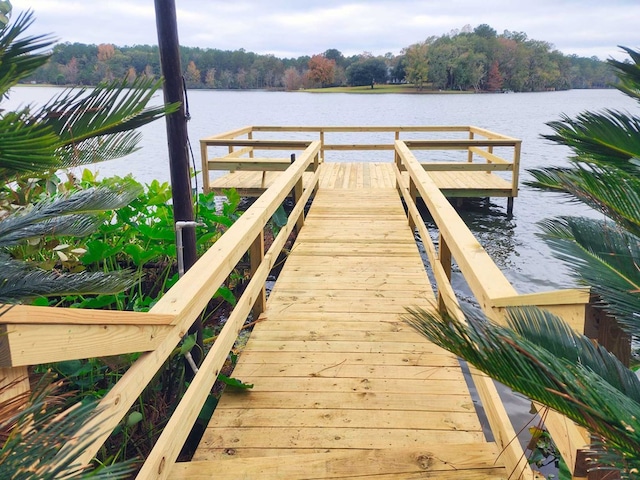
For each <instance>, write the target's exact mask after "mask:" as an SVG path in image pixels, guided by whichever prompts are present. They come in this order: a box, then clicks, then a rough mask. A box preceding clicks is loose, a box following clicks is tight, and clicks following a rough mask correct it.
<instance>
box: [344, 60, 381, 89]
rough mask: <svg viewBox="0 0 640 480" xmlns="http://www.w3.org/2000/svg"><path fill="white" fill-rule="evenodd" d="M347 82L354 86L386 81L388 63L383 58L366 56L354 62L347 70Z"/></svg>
mask: <svg viewBox="0 0 640 480" xmlns="http://www.w3.org/2000/svg"><path fill="white" fill-rule="evenodd" d="M346 74H347V82H348V83H349V85H352V86H362V85H372V86H373V84H374V83H386V81H387V65H386V63H385V62H384V60H383V59H381V58H376V57H366V56H365V57H364V58H361V59H360V60H358V61H356V62H355V63H352V64H351V65H350V66H349V68H347V71H346Z"/></svg>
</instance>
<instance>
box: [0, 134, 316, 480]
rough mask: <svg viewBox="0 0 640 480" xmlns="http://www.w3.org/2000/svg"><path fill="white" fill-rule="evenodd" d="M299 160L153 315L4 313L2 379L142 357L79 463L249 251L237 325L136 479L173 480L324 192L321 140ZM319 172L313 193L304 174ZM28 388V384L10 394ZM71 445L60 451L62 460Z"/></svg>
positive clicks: (105, 406) (234, 318) (86, 430)
mask: <svg viewBox="0 0 640 480" xmlns="http://www.w3.org/2000/svg"><path fill="white" fill-rule="evenodd" d="M307 143H308V147H307V148H306V149H304V151H303V152H302V154H301V155H300V156H299V157H298V158H297V160H296V161H295V162H294V163H293V164H291V165H290V166H289V168H288V169H287V170H286V171H285V172H283V174H282V175H281V176H280V177H279V178H278V180H277V181H276V182H275V183H274V184H273V186H272V187H271V188H269V190H268V191H267V192H265V194H263V195H262V196H261V197H260V198H259V199H258V200H257V201H256V202H255V203H254V204H253V205H251V207H250V208H249V209H247V211H246V212H245V213H244V214H243V215H242V216H241V217H240V218H239V219H238V220H237V221H236V222H235V223H234V224H233V225H232V226H231V227H230V228H229V229H228V230H227V231H226V232H225V233H224V235H223V236H222V237H221V238H220V239H219V240H218V241H217V242H216V243H215V244H214V245H213V246H212V247H211V248H210V249H209V250H208V251H207V252H206V253H205V254H204V255H203V256H202V257H201V258H200V259H199V260H198V262H197V263H196V264H195V265H194V266H193V267H191V269H190V270H189V271H187V272H186V273H185V275H184V276H183V277H182V278H181V279H180V280H179V281H178V282H177V283H176V284H175V285H174V286H173V287H172V288H171V289H170V290H169V291H168V292H167V293H166V294H165V295H164V296H163V297H162V298H161V299H160V300H159V301H158V303H157V304H156V305H154V306H153V308H152V309H151V311H150V312H149V313H133V312H118V311H95V312H94V311H87V310H82V311H80V310H77V309H63V308H50V307H27V306H20V305H17V306H13V307H5V308H4V310H3V311H2V312H0V313H3V315H2V317H0V322H2V328H3V329H4V330H5V333H6V335H5V337H4V338H2V339H1V341H0V347H1V348H0V351H1V353H0V362H2V363H1V365H2V369H1V371H0V381H3V382H7V381H9V380H12V379H15V378H21V377H24V378H25V379H26V378H27V373H28V372H27V370H26V368H27V366H28V365H33V364H37V363H45V362H46V363H48V362H53V361H57V360H68V359H84V358H89V357H95V356H98V355H115V354H122V353H133V352H141V351H142V352H147V353H144V354H143V355H142V356H141V357H140V358H139V359H138V360H137V361H136V362H135V363H134V364H133V365H132V366H131V367H130V368H129V369H128V370H127V372H126V373H125V374H124V375H123V376H122V378H121V379H120V380H119V381H118V382H117V384H116V385H115V386H114V387H113V388H112V389H111V390H110V391H109V392H108V393H107V395H106V396H105V397H104V398H103V399H102V401H101V402H100V404H99V405H98V407H97V408H96V414H95V415H94V416H93V417H92V419H91V421H90V422H89V423H87V424H86V425H84V426H83V427H82V428H81V430H80V431H79V432H78V436H79V437H81V438H83V440H84V441H86V445H87V446H86V449H85V450H84V452H83V455H82V457H81V458H80V461H81V462H82V463H83V464H88V463H89V462H90V461H91V460H92V459H93V458H94V456H95V455H96V453H97V452H98V450H99V449H100V448H101V446H102V444H103V443H104V442H105V440H106V439H107V438H108V437H109V435H110V434H111V432H112V431H113V430H114V428H115V427H116V426H117V425H118V423H119V422H120V421H121V420H122V418H123V417H124V416H125V415H126V414H127V412H128V410H129V408H130V407H131V405H132V404H133V403H134V402H135V401H136V399H137V398H138V397H139V395H140V394H141V393H142V391H143V390H144V389H145V387H146V386H147V385H148V384H149V382H150V381H151V380H152V379H153V377H154V376H155V375H156V374H157V372H158V371H159V369H160V368H161V367H162V365H163V364H164V363H165V361H166V360H167V359H168V358H169V355H170V354H171V353H172V351H173V350H174V349H175V347H176V346H177V345H178V343H179V342H180V341H181V340H182V338H183V337H184V336H185V334H186V332H187V331H188V329H189V327H190V326H191V325H192V324H193V322H194V321H195V319H196V318H197V317H198V316H199V315H200V313H201V312H202V311H203V309H204V308H205V307H206V305H207V303H208V302H209V300H210V299H211V298H212V296H213V295H214V293H215V292H216V290H217V289H218V287H219V286H220V285H221V284H222V283H223V282H224V281H225V279H226V278H227V277H228V276H229V274H230V273H231V272H232V270H233V269H234V268H235V266H236V265H237V264H238V262H239V261H240V260H241V259H242V257H243V256H244V255H245V253H246V252H249V253H250V255H251V266H252V276H251V280H250V282H249V284H248V285H247V287H246V289H245V291H244V293H243V294H242V296H241V297H240V299H239V300H238V301H237V304H236V306H235V307H234V309H233V311H232V313H231V315H230V317H229V319H228V320H227V322H226V323H225V325H224V327H223V329H222V331H221V332H220V334H219V335H218V338H217V339H216V342H215V343H214V345H213V346H212V347H211V349H210V350H209V352H208V353H207V355H206V357H205V359H204V360H203V363H202V366H201V368H200V369H199V371H198V373H197V374H196V376H195V377H194V378H193V380H192V381H191V383H190V385H189V388H188V390H187V391H186V394H185V395H184V397H183V399H182V400H181V402H180V404H179V405H178V407H177V409H176V410H175V412H174V414H173V415H172V417H171V419H170V420H169V422H168V424H167V425H166V427H165V429H164V431H163V433H162V435H161V436H160V438H159V440H158V442H157V443H156V445H155V447H154V449H153V451H152V452H151V454H150V455H149V457H148V458H147V460H146V462H145V464H144V466H143V468H142V470H141V471H140V473H139V474H138V477H137V478H140V479H143V478H144V479H147V478H158V479H159V478H166V475H167V473H168V470H169V467H170V465H172V464H173V463H174V462H175V460H176V458H177V456H178V453H179V452H180V449H181V447H182V445H183V444H184V441H185V440H186V438H187V435H188V434H189V432H190V429H191V426H192V425H193V423H194V421H195V419H196V417H197V415H198V413H199V412H200V410H201V408H202V405H203V404H204V402H205V400H206V397H207V395H208V394H209V392H210V391H211V388H212V386H213V383H214V382H215V380H216V378H217V376H218V373H219V372H220V369H221V368H222V365H223V363H224V361H225V360H226V358H227V357H228V354H229V351H230V350H231V348H232V346H233V343H234V341H235V340H236V338H237V336H238V333H239V332H240V330H241V328H242V326H243V324H244V322H245V321H246V319H247V316H248V314H249V312H250V311H251V310H252V309H254V310H255V311H256V313H259V312H261V311H262V310H263V309H264V304H265V300H266V297H265V281H266V279H267V275H268V274H269V272H270V270H271V268H272V267H273V265H274V263H275V261H276V259H277V257H278V254H279V253H280V251H281V250H282V248H283V246H284V244H285V241H286V240H287V238H288V237H289V235H290V233H291V232H292V231H293V229H294V228H296V227H298V228H299V227H301V226H302V224H303V223H304V207H305V205H306V203H307V201H308V200H309V198H310V197H311V193H312V190H313V189H314V188H315V187H316V186H317V184H318V180H319V175H320V172H319V170H318V165H319V154H320V142H319V141H312V142H307ZM310 167H311V169H312V170H315V171H314V173H313V179H312V181H311V183H310V186H309V187H308V188H307V189H304V188H303V185H302V175H303V173H304V172H305V171H307V170H308V169H309V168H310ZM290 192H293V196H294V199H295V206H294V208H293V211H292V212H291V213H290V215H289V218H288V222H287V224H286V225H285V226H284V227H283V228H281V230H280V232H279V234H278V236H277V237H276V238H275V239H274V241H273V243H272V245H271V247H270V248H269V250H268V251H267V252H265V251H264V236H263V232H264V228H265V225H266V224H267V222H268V221H269V220H270V218H271V217H272V215H273V214H274V212H275V211H276V210H277V208H278V207H279V206H280V205H281V204H282V202H283V201H284V200H285V198H287V196H289V194H290ZM20 389H22V390H24V389H28V383H27V384H25V383H23V384H22V385H20V386H18V387H17V389H15V390H13V391H12V392H8V393H7V394H8V395H12V394H16V393H20V391H21V390H20ZM64 454H65V451H64V449H63V450H62V451H61V452H60V455H61V457H62V456H64Z"/></svg>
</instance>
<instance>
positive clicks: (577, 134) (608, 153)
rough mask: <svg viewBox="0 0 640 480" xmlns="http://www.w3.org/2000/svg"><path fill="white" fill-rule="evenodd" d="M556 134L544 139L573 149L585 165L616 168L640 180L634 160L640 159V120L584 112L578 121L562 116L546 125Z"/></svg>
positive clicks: (616, 113) (628, 116)
mask: <svg viewBox="0 0 640 480" xmlns="http://www.w3.org/2000/svg"><path fill="white" fill-rule="evenodd" d="M547 125H549V126H550V127H551V128H552V129H553V130H554V131H555V134H552V135H543V137H544V138H546V139H548V140H551V141H553V142H556V143H559V144H562V145H566V146H568V147H570V148H571V149H572V150H573V151H574V153H575V155H576V156H577V157H578V158H579V159H580V161H582V162H587V163H593V164H595V165H600V166H614V167H616V168H619V169H620V170H623V171H625V172H627V173H628V174H630V175H635V176H638V175H639V174H640V169H639V168H638V165H637V164H635V163H634V162H630V160H631V159H639V158H640V119H639V118H636V117H633V116H630V115H628V114H625V113H622V112H617V111H613V110H605V111H604V112H602V113H597V112H583V113H580V114H578V115H577V116H576V118H575V119H573V118H570V117H568V116H567V115H562V116H561V120H560V121H555V122H549V123H547Z"/></svg>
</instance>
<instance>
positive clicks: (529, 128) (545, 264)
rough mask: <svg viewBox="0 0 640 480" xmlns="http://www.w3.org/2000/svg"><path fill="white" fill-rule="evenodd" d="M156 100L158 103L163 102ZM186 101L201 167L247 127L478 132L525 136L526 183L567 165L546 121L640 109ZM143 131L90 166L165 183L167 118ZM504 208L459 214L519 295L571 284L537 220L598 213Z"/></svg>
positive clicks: (523, 189)
mask: <svg viewBox="0 0 640 480" xmlns="http://www.w3.org/2000/svg"><path fill="white" fill-rule="evenodd" d="M60 91H61V90H60V89H56V88H50V87H16V88H14V89H13V90H12V92H11V96H10V98H9V100H8V101H5V102H4V105H3V106H4V107H5V108H10V107H12V106H16V105H19V104H27V103H35V104H43V103H44V102H46V101H47V100H48V99H50V98H51V96H52V95H54V94H56V93H59V92H60ZM156 101H157V102H160V101H161V96H160V95H157V96H156ZM188 101H189V110H190V114H191V121H190V122H189V136H190V139H191V142H192V145H193V148H194V153H195V155H196V166H197V168H198V169H200V153H199V145H198V140H199V139H201V138H203V137H207V136H210V135H213V134H216V133H221V132H224V131H227V130H231V129H234V128H238V127H241V126H245V125H252V124H253V125H476V126H479V127H483V128H487V129H489V130H494V131H496V132H499V133H502V134H505V135H509V136H512V137H516V138H520V139H522V141H523V143H522V157H521V179H527V178H528V177H529V176H528V174H527V172H526V169H528V168H534V167H546V166H558V165H564V164H566V162H567V160H566V159H567V157H568V155H569V150H568V149H566V148H564V147H561V146H558V145H555V144H552V143H550V142H548V141H546V140H544V139H542V138H541V136H540V135H541V134H543V133H551V129H550V128H549V127H547V126H546V123H547V122H550V121H553V120H558V119H559V118H560V116H561V114H567V115H569V116H575V115H576V114H577V113H579V112H582V111H585V110H601V109H604V108H612V109H619V110H627V111H631V112H636V113H637V104H636V103H635V102H633V101H632V100H631V99H629V98H627V97H626V96H624V95H622V94H621V93H620V92H618V91H617V90H571V91H564V92H544V93H514V94H493V95H451V94H432V95H409V94H385V95H364V94H344V93H337V94H312V93H304V92H295V93H293V92H263V91H205V90H195V91H189V94H188ZM142 133H143V140H142V143H141V147H142V148H141V149H140V150H139V151H138V152H136V153H134V154H132V155H130V156H129V157H127V158H125V159H121V160H113V161H110V162H106V163H103V164H100V165H98V166H92V167H91V168H92V169H95V170H98V171H99V173H100V176H101V177H105V176H109V175H113V174H117V175H126V174H128V173H132V174H133V175H134V176H135V177H136V178H137V179H138V180H139V181H141V182H143V183H148V182H150V181H151V180H153V179H158V180H163V181H168V179H169V165H168V155H167V149H166V132H165V124H164V121H158V122H155V123H153V124H151V125H148V126H146V127H145V128H143V129H142ZM388 140H389V139H388V138H387V139H386V141H388ZM367 141H369V140H367ZM329 154H333V157H329V158H328V160H329V161H332V160H335V159H336V157H335V155H340V153H339V152H329ZM385 155H390V154H389V153H385ZM338 160H339V158H338ZM374 160H380V159H379V158H375V159H374ZM389 161H391V157H390V156H389ZM200 185H201V182H200ZM505 204H506V200H505V199H493V200H492V203H491V206H490V207H489V209H483V208H479V209H469V210H465V211H462V215H463V216H464V218H465V220H466V222H467V224H468V225H469V227H470V228H471V230H472V231H473V232H474V233H475V234H476V236H477V237H478V239H479V241H480V243H481V244H482V245H483V246H484V247H485V249H486V250H487V251H488V252H489V254H490V255H491V256H492V257H493V259H494V261H495V262H496V263H497V264H498V265H499V266H500V268H501V269H502V270H503V271H504V273H505V275H506V276H507V278H508V279H509V280H510V281H511V282H512V283H513V284H514V286H515V287H516V289H517V290H518V291H519V292H521V293H528V292H535V291H542V290H550V289H555V288H562V287H567V286H572V285H573V281H572V279H571V277H570V276H569V274H568V271H567V269H566V268H565V267H564V266H563V265H562V264H560V263H558V262H557V261H555V260H554V259H552V257H551V254H550V251H549V249H548V247H547V246H546V245H545V244H544V242H542V241H541V240H540V239H538V238H537V236H536V233H537V232H538V227H537V226H536V222H538V221H540V220H543V219H545V218H548V217H550V216H557V215H567V214H583V213H585V212H586V213H587V214H591V215H593V213H591V212H587V211H586V209H585V208H584V207H582V206H580V205H576V204H572V203H569V202H568V201H567V200H566V199H564V197H562V196H560V195H558V194H552V193H540V192H537V191H535V190H533V189H531V188H529V187H527V186H524V185H522V183H521V186H520V192H519V196H518V198H516V199H515V208H514V215H513V217H511V218H508V217H507V216H506V215H505ZM453 281H454V284H455V286H456V288H457V289H458V290H460V292H461V294H462V295H463V296H465V292H466V291H467V289H466V286H465V285H464V281H463V280H462V279H461V278H460V277H459V276H454V279H453Z"/></svg>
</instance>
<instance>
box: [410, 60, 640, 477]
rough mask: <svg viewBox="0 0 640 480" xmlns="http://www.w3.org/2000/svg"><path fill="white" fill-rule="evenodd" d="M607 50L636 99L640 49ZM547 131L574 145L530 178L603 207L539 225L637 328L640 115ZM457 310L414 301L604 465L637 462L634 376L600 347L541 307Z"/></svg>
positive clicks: (560, 124)
mask: <svg viewBox="0 0 640 480" xmlns="http://www.w3.org/2000/svg"><path fill="white" fill-rule="evenodd" d="M625 51H626V52H627V53H628V54H629V55H630V57H631V59H632V62H619V61H615V60H610V61H609V63H610V65H611V66H613V67H614V69H615V71H616V74H617V76H618V77H619V80H620V84H619V86H618V88H619V89H620V90H621V91H622V92H624V93H625V94H627V95H629V96H630V97H632V98H634V99H636V100H640V53H639V52H637V51H634V50H631V49H628V48H625ZM549 126H550V127H551V128H552V129H553V131H554V133H553V134H550V135H545V138H547V139H549V140H552V141H554V142H556V143H558V144H560V145H564V146H568V147H569V148H571V150H572V151H573V154H574V156H573V157H571V159H570V160H569V161H570V166H568V167H557V168H548V169H542V170H534V171H532V172H531V173H532V175H533V177H534V180H533V181H532V182H531V184H532V185H533V186H535V187H536V188H540V189H544V190H551V191H557V192H563V193H565V194H568V195H570V196H571V197H572V198H573V199H575V200H579V201H581V202H583V203H585V204H586V205H588V206H591V207H592V208H594V209H595V210H597V211H599V212H600V213H601V214H602V215H603V216H604V219H603V218H602V217H600V218H592V217H560V218H557V219H552V220H547V221H546V222H544V223H543V225H542V228H543V231H544V235H545V237H546V238H547V239H548V241H549V243H550V245H551V247H552V248H553V250H554V251H555V253H556V255H557V256H558V257H559V258H561V259H563V260H565V261H567V262H568V263H569V264H570V265H571V266H572V268H573V270H574V274H575V275H576V277H577V278H578V279H579V280H580V281H581V282H583V283H585V284H587V285H590V286H592V289H593V291H594V292H595V293H597V294H598V295H599V296H600V298H601V299H602V307H603V308H604V309H606V310H607V311H608V312H609V314H611V315H612V316H614V317H615V318H616V319H617V320H618V322H619V324H620V325H621V326H622V327H623V328H624V329H625V330H626V331H627V332H628V333H629V334H631V335H633V336H638V335H640V321H639V320H638V313H639V312H640V269H638V265H640V193H639V192H640V170H638V158H640V117H637V116H633V115H630V114H628V113H625V112H617V111H612V110H606V111H604V112H601V113H597V112H596V113H594V112H585V113H582V114H580V115H578V116H577V117H576V118H575V119H573V118H569V117H567V116H564V117H562V119H561V120H560V121H555V122H551V123H550V124H549ZM467 319H468V324H465V323H463V322H462V321H460V319H458V318H451V317H449V316H446V315H445V316H444V317H439V316H437V315H433V314H430V313H426V312H423V311H412V312H411V313H410V315H409V316H408V321H409V322H410V323H411V324H412V325H413V326H414V327H416V328H417V329H418V330H419V331H420V332H421V333H423V334H424V335H425V336H427V337H428V338H429V339H430V340H432V341H433V342H435V343H436V344H438V345H440V346H442V347H443V348H445V349H447V350H449V351H451V352H453V353H455V354H457V355H459V356H461V357H462V358H464V359H466V360H467V361H468V362H470V363H471V364H473V365H475V366H476V367H477V368H479V369H480V370H482V371H484V372H485V373H487V374H488V375H490V376H491V377H493V378H495V379H497V380H499V381H501V382H503V383H505V384H506V385H508V386H510V387H511V388H513V389H514V390H517V391H519V392H522V393H524V394H525V395H527V396H529V397H530V398H532V399H534V400H537V401H539V402H541V403H543V404H545V405H547V406H549V407H551V408H553V409H555V410H557V411H559V412H560V413H563V414H564V415H566V416H568V417H569V418H570V419H572V420H573V421H575V422H576V423H578V424H580V425H582V426H584V427H586V428H587V429H589V430H590V431H591V432H592V433H593V434H594V435H596V437H597V440H598V441H597V442H596V445H593V446H592V448H595V449H596V456H595V457H594V458H596V459H597V461H598V463H599V464H600V465H603V466H604V468H615V469H619V470H620V471H621V472H622V473H623V474H624V475H625V476H629V477H633V478H636V477H634V475H637V472H638V470H639V469H640V380H639V379H638V377H637V376H636V374H635V372H633V371H631V370H630V369H628V368H626V367H625V366H624V365H623V364H622V363H621V362H620V361H619V360H618V359H616V358H615V357H614V356H613V355H612V354H611V353H609V352H607V351H606V350H605V349H604V348H603V347H601V346H598V345H596V344H594V343H593V342H592V341H591V340H590V339H588V338H586V337H584V336H582V335H579V334H577V333H575V332H574V331H573V330H572V329H571V328H570V327H569V326H568V325H567V324H565V323H564V322H563V321H562V319H560V318H559V317H556V316H554V315H552V314H550V313H548V312H545V311H544V310H539V309H533V308H525V309H510V310H509V312H508V319H507V320H508V327H503V326H498V325H496V324H494V323H491V322H488V321H485V319H483V318H480V317H479V315H478V314H474V313H471V312H468V314H467Z"/></svg>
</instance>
